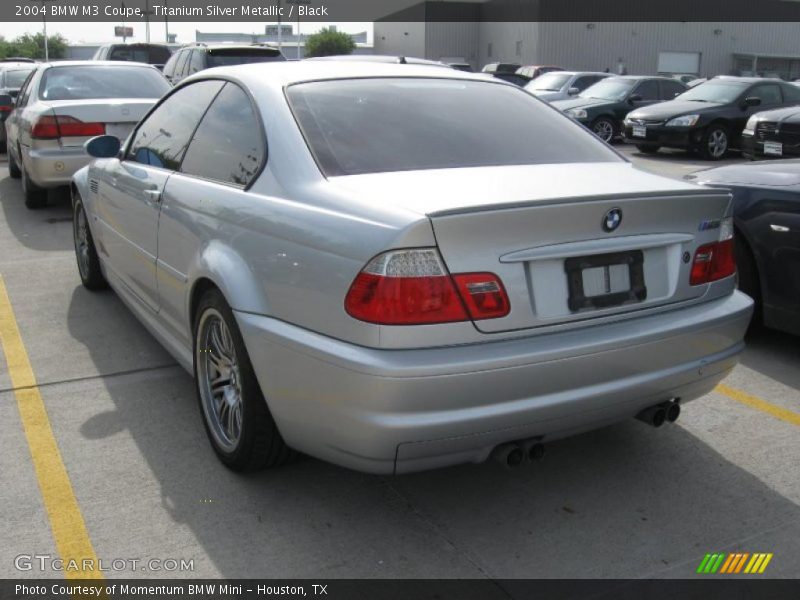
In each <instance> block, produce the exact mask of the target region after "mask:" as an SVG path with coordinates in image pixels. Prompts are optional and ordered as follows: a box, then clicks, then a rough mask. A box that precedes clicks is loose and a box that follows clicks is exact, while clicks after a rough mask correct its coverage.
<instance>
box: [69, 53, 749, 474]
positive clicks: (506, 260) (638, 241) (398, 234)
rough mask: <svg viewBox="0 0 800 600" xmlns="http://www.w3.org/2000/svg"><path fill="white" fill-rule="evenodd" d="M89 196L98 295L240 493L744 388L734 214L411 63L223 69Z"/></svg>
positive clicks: (81, 204)
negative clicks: (152, 342) (188, 410)
mask: <svg viewBox="0 0 800 600" xmlns="http://www.w3.org/2000/svg"><path fill="white" fill-rule="evenodd" d="M86 148H87V151H88V153H89V154H90V155H92V156H94V157H96V158H97V159H96V160H95V161H94V162H93V163H92V164H91V165H89V166H88V167H86V168H84V169H81V170H80V171H79V172H78V173H77V174H76V175H75V177H74V178H73V183H72V196H73V206H74V234H75V236H74V237H75V249H76V254H77V259H78V268H79V272H80V277H81V279H82V281H83V284H84V285H85V286H86V287H88V288H89V289H93V290H94V289H99V288H102V287H104V286H106V285H107V284H108V285H110V286H111V287H112V288H113V289H114V290H115V291H116V293H117V294H118V295H119V296H120V297H121V298H122V299H123V300H124V302H125V303H126V304H127V305H128V306H129V307H130V309H131V310H132V311H133V312H134V313H135V314H136V315H137V316H138V317H139V318H140V319H141V321H142V322H143V323H144V324H145V326H147V327H148V329H149V330H150V331H151V332H152V333H153V335H154V336H156V337H157V338H158V339H159V340H160V341H161V342H162V343H163V344H164V346H165V347H166V348H167V349H168V350H169V351H170V352H171V353H172V354H173V355H174V356H175V357H176V358H177V360H178V361H179V362H180V364H182V365H183V366H184V367H185V368H186V369H187V370H188V371H189V372H190V373H192V374H193V375H194V377H195V380H196V385H197V393H198V398H199V404H200V408H201V411H202V415H203V418H204V422H205V426H206V429H207V431H208V435H209V439H210V441H211V443H212V445H213V447H214V449H215V451H216V452H217V454H218V455H219V457H220V458H221V460H222V461H223V462H224V463H225V464H226V465H228V466H229V467H231V468H233V469H236V470H243V469H253V468H259V467H265V466H274V465H277V464H280V463H282V462H285V461H286V460H287V459H288V458H289V457H291V456H292V454H293V452H294V451H300V452H304V453H306V454H309V455H312V456H315V457H318V458H320V459H323V460H327V461H330V462H333V463H336V464H339V465H344V466H347V467H350V468H353V469H358V470H361V471H367V472H372V473H406V472H411V471H419V470H423V469H431V468H436V467H444V466H447V465H455V464H460V463H469V462H474V463H478V462H482V461H484V460H486V459H487V458H488V457H489V456H492V455H494V456H495V457H499V458H500V459H501V460H504V461H506V462H507V463H508V464H512V465H513V464H517V463H519V462H522V461H524V460H527V459H528V457H536V456H539V455H540V454H541V447H542V446H541V445H542V444H543V443H546V442H548V441H550V440H554V439H557V438H559V437H564V436H568V435H572V434H575V433H577V432H580V431H585V430H589V429H593V428H597V427H601V426H603V425H607V424H610V423H614V422H616V421H619V420H622V419H626V418H630V417H634V416H638V417H639V418H640V419H642V420H645V421H647V422H649V423H650V424H652V425H660V424H661V423H662V422H665V421H667V422H668V421H672V420H674V419H675V418H677V416H678V413H679V411H680V406H681V405H683V404H684V403H686V402H688V401H690V400H693V399H695V398H698V397H700V396H702V395H704V394H706V393H708V392H709V391H711V390H712V389H713V388H714V386H715V385H716V384H717V382H719V381H720V379H722V378H723V377H724V376H725V375H726V374H727V373H728V372H729V371H730V370H731V369H732V368H733V366H734V365H735V364H736V361H737V357H738V355H739V354H740V352H741V351H742V349H743V341H742V339H743V335H744V332H745V329H746V327H747V325H748V322H749V320H750V316H751V312H752V302H751V300H750V299H749V298H748V297H747V296H745V295H743V294H741V293H739V292H737V291H735V281H734V280H735V277H734V275H735V270H736V267H735V264H734V261H733V254H732V248H733V244H732V236H733V229H732V223H731V219H730V210H731V198H730V196H729V194H728V193H727V192H725V191H723V190H719V189H713V188H702V187H699V186H695V185H692V184H690V183H686V182H678V181H673V180H670V179H665V178H661V177H658V176H655V175H651V174H647V173H644V172H642V171H639V170H637V169H635V168H634V167H633V166H632V165H631V164H630V163H629V162H627V161H626V160H625V159H624V158H622V157H621V156H620V155H619V154H617V153H616V152H615V151H614V150H613V149H611V148H610V147H609V146H608V145H606V144H604V143H603V142H601V141H600V140H598V139H597V138H596V137H595V136H594V135H592V134H591V133H590V132H588V131H586V130H585V129H584V128H582V127H581V126H580V125H579V124H577V123H575V122H573V121H572V120H571V119H569V118H568V117H565V116H563V115H561V114H560V113H559V112H558V111H557V110H555V109H553V108H551V107H549V106H548V105H546V104H545V103H544V102H541V101H540V100H537V99H535V98H534V97H533V96H531V95H530V94H528V93H527V92H525V91H523V90H521V89H519V88H517V87H515V86H512V85H509V84H506V83H503V82H501V81H499V80H495V81H491V80H487V79H486V78H484V77H482V76H480V75H471V74H469V73H464V72H461V71H455V70H452V71H451V70H446V69H431V68H429V67H418V66H414V65H391V64H378V63H367V62H364V63H359V62H355V61H351V62H344V61H343V62H336V61H329V62H325V61H313V62H312V61H309V62H295V63H278V64H258V65H246V66H239V67H226V68H221V69H213V70H209V71H203V72H201V73H198V74H197V75H195V76H193V77H190V78H188V79H187V80H185V81H184V82H182V83H181V84H180V85H179V86H177V87H176V88H175V89H174V90H172V91H171V93H169V94H168V95H167V96H166V97H164V98H163V99H162V100H161V101H160V102H159V103H158V104H157V105H156V106H155V107H154V108H153V109H152V110H151V111H150V112H149V113H148V114H147V115H146V116H145V117H144V119H143V120H142V121H141V122H140V123H139V124H138V125H137V127H136V129H135V130H134V131H133V132H132V134H131V135H130V137H129V138H128V140H127V141H126V143H125V145H124V146H123V147H122V148H120V141H119V140H118V139H116V138H114V137H111V136H101V137H97V138H94V139H92V140H90V141H89V142H87V144H86Z"/></svg>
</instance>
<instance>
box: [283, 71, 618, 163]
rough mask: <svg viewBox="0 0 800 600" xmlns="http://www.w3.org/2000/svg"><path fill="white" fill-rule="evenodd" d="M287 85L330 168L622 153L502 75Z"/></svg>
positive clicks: (601, 157)
mask: <svg viewBox="0 0 800 600" xmlns="http://www.w3.org/2000/svg"><path fill="white" fill-rule="evenodd" d="M286 93H287V97H288V99H289V103H290V105H291V107H292V110H293V112H294V114H295V117H296V119H297V120H298V122H299V124H300V128H301V129H302V131H303V134H304V136H305V138H306V141H307V142H308V145H309V147H310V149H311V151H312V153H313V154H314V156H315V158H316V160H317V163H318V164H319V165H320V168H321V169H322V171H323V173H324V174H325V175H326V176H329V177H333V176H337V175H357V174H363V173H381V172H389V171H409V170H420V169H448V168H459V167H482V166H500V165H533V164H544V163H578V162H617V161H620V160H622V159H620V158H619V156H617V154H616V153H615V152H613V151H612V150H611V149H610V148H608V147H607V146H606V145H605V144H604V143H603V142H601V141H600V140H599V139H598V138H597V137H595V136H593V135H592V134H591V133H588V132H587V131H586V130H585V129H583V128H582V127H581V126H579V125H577V124H576V123H574V122H572V121H571V120H570V119H569V118H567V117H564V116H562V115H560V114H559V113H557V112H556V111H554V110H553V109H552V108H549V107H548V106H547V105H545V104H543V103H542V102H539V101H538V100H536V99H535V98H533V97H532V96H530V95H529V94H527V93H525V92H523V91H522V90H520V89H517V88H513V87H510V86H507V85H502V84H495V83H491V82H480V81H460V80H451V79H418V78H393V79H384V78H381V79H349V80H336V81H321V82H310V83H302V84H296V85H293V86H290V87H289V88H288V89H287V92H286ZM499 107H502V109H500V108H499Z"/></svg>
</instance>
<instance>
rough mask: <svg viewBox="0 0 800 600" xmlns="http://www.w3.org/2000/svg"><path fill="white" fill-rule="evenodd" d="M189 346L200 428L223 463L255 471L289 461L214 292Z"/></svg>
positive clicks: (204, 302) (202, 305) (229, 316)
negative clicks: (192, 349)
mask: <svg viewBox="0 0 800 600" xmlns="http://www.w3.org/2000/svg"><path fill="white" fill-rule="evenodd" d="M193 345H194V379H195V387H196V389H197V398H198V402H199V403H200V410H201V413H202V415H203V424H204V425H205V429H206V434H208V439H209V441H210V442H211V446H212V448H214V452H216V454H217V456H218V457H219V459H220V460H221V461H222V463H223V464H224V465H225V466H226V467H228V468H229V469H231V470H233V471H256V470H260V469H264V468H267V467H276V466H278V465H281V464H284V463H286V462H288V461H289V460H290V459H292V458H293V457H294V451H292V450H291V449H290V448H289V447H288V446H287V445H286V443H285V442H284V441H283V438H282V437H281V434H280V432H279V431H278V427H277V425H276V424H275V421H274V419H273V418H272V415H271V414H270V412H269V408H268V407H267V402H266V400H265V399H264V394H263V393H262V392H261V388H260V386H259V385H258V380H257V379H256V375H255V372H254V370H253V366H252V364H251V363H250V358H249V356H248V355H247V349H246V348H245V346H244V340H243V339H242V335H241V333H240V332H239V327H238V326H237V324H236V319H235V318H234V316H233V311H231V308H230V307H229V306H228V303H227V302H226V301H225V298H224V297H223V296H222V294H221V293H220V292H219V290H217V289H210V290H208V291H207V292H206V293H204V294H203V296H202V297H201V298H200V301H199V303H198V307H197V311H196V314H195V320H194V343H193ZM215 381H216V382H217V383H216V385H213V383H214V382H215ZM220 383H221V384H222V385H220Z"/></svg>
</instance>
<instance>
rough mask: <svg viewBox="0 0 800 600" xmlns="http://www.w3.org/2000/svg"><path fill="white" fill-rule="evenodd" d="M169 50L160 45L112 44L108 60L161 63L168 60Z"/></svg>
mask: <svg viewBox="0 0 800 600" xmlns="http://www.w3.org/2000/svg"><path fill="white" fill-rule="evenodd" d="M170 56H171V55H170V51H169V49H168V48H162V47H160V46H133V45H130V46H114V48H113V49H112V50H111V53H110V54H109V57H108V58H109V60H127V61H132V62H143V63H148V64H151V65H163V64H164V63H166V62H167V61H168V60H169V57H170Z"/></svg>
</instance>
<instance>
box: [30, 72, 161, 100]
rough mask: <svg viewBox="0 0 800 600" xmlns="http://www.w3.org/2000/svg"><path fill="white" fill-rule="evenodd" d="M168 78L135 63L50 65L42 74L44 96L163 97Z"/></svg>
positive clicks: (75, 98)
mask: <svg viewBox="0 0 800 600" xmlns="http://www.w3.org/2000/svg"><path fill="white" fill-rule="evenodd" d="M168 90H169V84H168V83H167V80H166V79H164V77H163V76H162V75H161V73H159V72H158V71H157V70H155V69H154V68H153V67H145V66H136V65H119V66H100V65H95V66H85V67H84V66H78V67H51V68H50V69H47V71H45V72H44V74H43V75H42V81H41V84H40V85H39V98H40V99H41V100H100V99H105V98H160V97H161V96H163V95H164V94H165V93H166V92H167V91H168Z"/></svg>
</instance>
